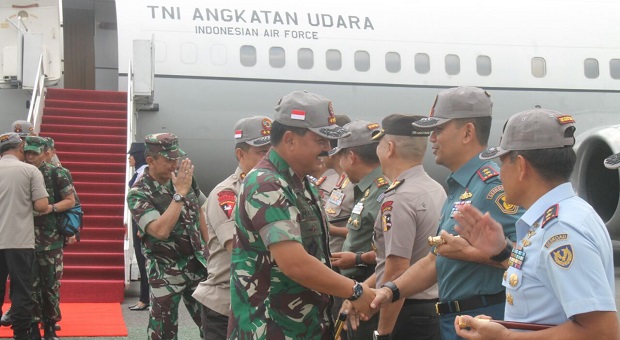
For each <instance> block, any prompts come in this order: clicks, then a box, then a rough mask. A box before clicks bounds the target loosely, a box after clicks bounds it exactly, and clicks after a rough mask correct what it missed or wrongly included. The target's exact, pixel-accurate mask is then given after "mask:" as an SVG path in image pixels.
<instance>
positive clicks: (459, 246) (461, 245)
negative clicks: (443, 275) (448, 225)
mask: <svg viewBox="0 0 620 340" xmlns="http://www.w3.org/2000/svg"><path fill="white" fill-rule="evenodd" d="M441 238H442V239H443V240H444V243H443V244H440V245H438V246H437V254H439V255H441V256H443V257H447V258H449V259H453V260H461V261H471V260H472V257H471V256H472V253H473V252H474V251H475V249H474V248H473V247H472V246H471V245H470V244H469V242H467V240H466V239H464V238H462V237H457V236H454V235H451V234H449V233H448V232H447V231H445V230H442V231H441Z"/></svg>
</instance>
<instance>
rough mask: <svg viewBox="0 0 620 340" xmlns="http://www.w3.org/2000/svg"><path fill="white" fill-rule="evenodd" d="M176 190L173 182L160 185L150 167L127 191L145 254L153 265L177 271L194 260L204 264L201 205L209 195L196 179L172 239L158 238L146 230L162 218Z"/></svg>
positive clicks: (185, 200)
mask: <svg viewBox="0 0 620 340" xmlns="http://www.w3.org/2000/svg"><path fill="white" fill-rule="evenodd" d="M174 193H175V190H174V187H173V186H172V181H168V182H167V183H165V184H159V183H158V182H157V181H156V180H155V179H153V177H151V176H150V175H149V173H148V168H147V169H146V170H145V171H144V175H143V176H142V178H140V180H138V181H137V182H136V183H134V185H133V187H132V188H131V190H130V191H129V193H128V194H127V204H128V206H129V210H130V211H131V215H132V217H133V220H134V221H137V222H138V227H139V228H140V232H141V233H142V234H143V235H144V236H142V244H143V245H144V256H146V257H147V258H148V259H150V261H151V262H152V263H151V264H152V265H154V264H157V265H158V266H159V268H161V271H165V272H169V273H174V272H175V271H176V270H179V271H184V270H186V269H187V268H186V267H187V265H188V264H189V263H190V262H194V261H192V260H194V259H196V260H198V261H199V262H200V263H201V264H202V265H203V266H204V267H206V265H207V260H206V258H205V255H204V250H205V242H204V240H203V239H202V237H201V234H200V219H199V214H200V206H201V205H202V204H204V203H205V202H206V200H207V199H206V197H205V195H204V194H203V193H202V192H201V191H200V189H199V188H198V184H197V183H196V180H195V179H194V180H193V182H192V190H190V191H189V192H188V193H187V195H186V196H185V199H184V201H183V208H182V210H181V214H180V216H179V219H178V220H177V223H176V225H175V226H174V228H173V229H172V231H171V232H170V235H169V236H168V239H166V240H158V239H157V238H155V237H153V236H151V235H150V234H148V233H147V232H146V227H147V226H148V224H149V223H151V222H153V221H154V220H156V219H158V218H159V217H160V216H161V215H162V214H163V213H164V212H165V211H166V209H168V206H169V205H170V203H171V202H172V195H174Z"/></svg>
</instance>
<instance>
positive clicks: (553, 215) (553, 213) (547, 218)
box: [540, 204, 560, 229]
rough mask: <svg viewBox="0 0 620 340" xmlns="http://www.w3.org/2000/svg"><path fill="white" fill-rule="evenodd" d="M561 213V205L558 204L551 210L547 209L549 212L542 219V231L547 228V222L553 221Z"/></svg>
mask: <svg viewBox="0 0 620 340" xmlns="http://www.w3.org/2000/svg"><path fill="white" fill-rule="evenodd" d="M559 212H560V205H559V204H556V205H554V206H552V207H550V208H549V209H547V211H545V214H544V215H543V219H542V224H541V225H540V229H542V228H544V227H545V224H547V222H549V221H551V220H553V219H554V218H556V217H558V213H559Z"/></svg>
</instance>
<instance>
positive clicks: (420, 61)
mask: <svg viewBox="0 0 620 340" xmlns="http://www.w3.org/2000/svg"><path fill="white" fill-rule="evenodd" d="M414 63H415V71H416V72H418V73H420V74H426V73H428V72H429V71H430V70H431V59H430V58H429V57H428V54H426V53H418V54H416V55H415V59H414Z"/></svg>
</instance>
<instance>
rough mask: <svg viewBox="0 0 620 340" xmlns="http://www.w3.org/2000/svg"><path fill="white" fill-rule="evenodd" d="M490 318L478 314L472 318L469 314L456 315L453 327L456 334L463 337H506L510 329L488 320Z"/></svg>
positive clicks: (481, 339) (478, 339) (475, 338)
mask: <svg viewBox="0 0 620 340" xmlns="http://www.w3.org/2000/svg"><path fill="white" fill-rule="evenodd" d="M489 320H490V318H489V317H488V316H486V315H479V316H477V317H475V318H472V317H471V316H469V315H461V316H457V317H456V318H455V319H454V329H456V334H457V335H458V336H460V337H462V338H465V339H474V340H483V339H507V338H508V337H509V336H510V335H509V334H508V333H510V331H509V330H508V329H506V327H504V326H502V325H500V324H498V323H496V322H489Z"/></svg>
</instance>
